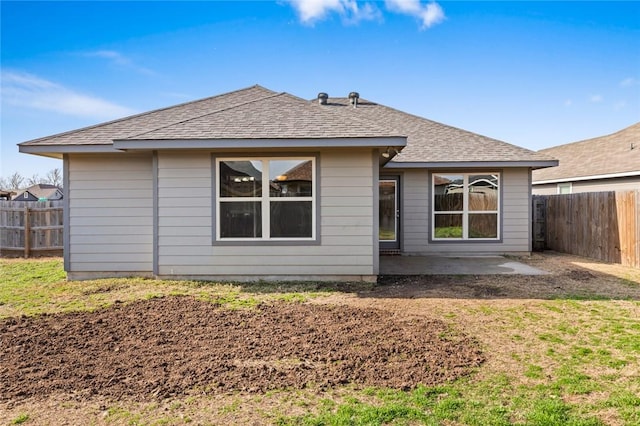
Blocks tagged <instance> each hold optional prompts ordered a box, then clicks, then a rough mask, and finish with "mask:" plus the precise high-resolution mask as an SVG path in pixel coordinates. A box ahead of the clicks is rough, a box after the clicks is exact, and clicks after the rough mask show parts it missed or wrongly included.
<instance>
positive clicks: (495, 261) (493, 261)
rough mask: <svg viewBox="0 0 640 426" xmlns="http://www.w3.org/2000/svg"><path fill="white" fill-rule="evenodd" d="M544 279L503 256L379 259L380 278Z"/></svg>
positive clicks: (383, 257)
mask: <svg viewBox="0 0 640 426" xmlns="http://www.w3.org/2000/svg"><path fill="white" fill-rule="evenodd" d="M495 274H519V275H546V274H548V272H546V271H543V270H541V269H537V268H534V267H532V266H529V265H525V264H524V263H520V262H516V261H513V260H511V259H507V258H505V257H504V256H380V275H495Z"/></svg>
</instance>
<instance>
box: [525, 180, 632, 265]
mask: <svg viewBox="0 0 640 426" xmlns="http://www.w3.org/2000/svg"><path fill="white" fill-rule="evenodd" d="M533 202H534V204H533V207H532V208H533V213H534V218H533V220H534V224H535V223H536V222H540V221H543V222H544V225H539V226H538V228H540V227H542V228H544V229H545V230H546V232H545V233H544V247H545V248H547V249H551V250H556V251H559V252H562V253H570V254H576V255H579V256H584V257H590V258H593V259H599V260H603V261H605V262H610V263H621V264H623V265H626V266H633V267H636V268H640V190H636V191H624V192H613V191H610V192H587V193H579V194H559V195H535V196H534V197H533ZM541 204H543V205H546V208H545V211H544V214H542V215H540V214H538V213H536V211H537V210H536V206H540V205H541ZM538 209H539V208H538ZM538 216H542V217H538ZM536 238H539V237H536V234H535V233H534V241H536ZM540 245H541V244H540V243H539V242H538V247H539V246H540Z"/></svg>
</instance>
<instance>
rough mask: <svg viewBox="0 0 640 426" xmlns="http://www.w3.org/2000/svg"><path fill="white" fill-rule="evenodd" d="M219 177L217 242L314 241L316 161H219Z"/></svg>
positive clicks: (280, 159)
mask: <svg viewBox="0 0 640 426" xmlns="http://www.w3.org/2000/svg"><path fill="white" fill-rule="evenodd" d="M216 176H217V185H216V200H217V201H216V203H217V209H216V224H217V226H216V239H218V240H237V241H245V240H253V241H260V240H313V239H315V228H316V226H315V223H316V217H315V190H314V182H315V181H316V177H315V160H314V159H313V158H299V157H289V158H251V159H247V158H229V159H226V158H218V159H216Z"/></svg>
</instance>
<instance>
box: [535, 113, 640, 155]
mask: <svg viewBox="0 0 640 426" xmlns="http://www.w3.org/2000/svg"><path fill="white" fill-rule="evenodd" d="M635 127H640V121H638V122H637V123H633V124H631V125H629V126H627V127H625V128H623V129H620V130H616V131H615V132H613V133H608V134H606V135H602V136H594V137H592V138H587V139H580V140H578V141H573V142H567V143H563V144H560V145H554V146H550V147H549V148H543V149H541V150H539V151H538V152H546V151H553V150H558V149H560V148H564V147H568V146H575V145H582V144H584V145H586V144H587V143H588V142H593V141H597V140H600V139H604V138H608V137H611V136H615V135H618V134H620V133H624V132H627V131H630V130H633V129H634V128H635Z"/></svg>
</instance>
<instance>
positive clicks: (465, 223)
mask: <svg viewBox="0 0 640 426" xmlns="http://www.w3.org/2000/svg"><path fill="white" fill-rule="evenodd" d="M437 175H440V176H443V175H444V176H447V175H458V176H462V179H463V183H462V189H463V192H462V194H463V206H462V210H453V211H449V210H446V211H436V200H435V197H436V191H435V179H434V177H435V176H437ZM476 175H495V176H497V181H498V191H497V197H498V199H497V200H496V205H497V210H470V209H469V192H470V191H469V177H470V176H476ZM429 181H430V185H429V187H430V190H431V197H430V201H431V205H430V214H429V217H430V222H431V223H430V227H429V228H430V232H429V234H430V235H429V239H430V241H431V242H435V243H441V242H444V243H460V242H463V243H487V242H501V241H502V210H503V206H502V186H503V182H502V172H501V171H498V170H472V171H456V170H453V171H452V170H446V171H432V172H431V173H430V174H429ZM445 214H450V215H451V214H459V215H461V216H462V236H461V237H449V238H442V237H441V238H437V237H436V232H435V231H436V216H438V215H445ZM474 214H495V215H496V236H495V237H492V238H471V237H469V216H471V215H474Z"/></svg>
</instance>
